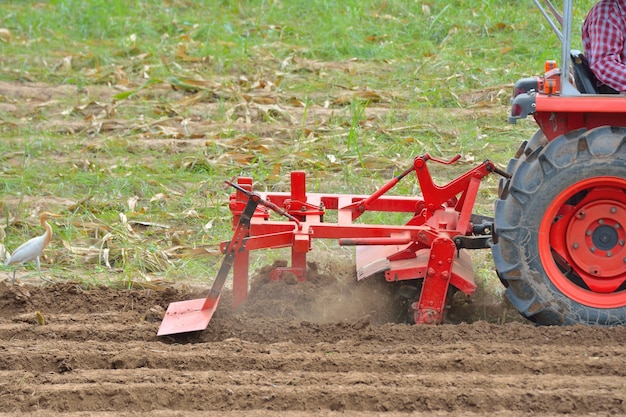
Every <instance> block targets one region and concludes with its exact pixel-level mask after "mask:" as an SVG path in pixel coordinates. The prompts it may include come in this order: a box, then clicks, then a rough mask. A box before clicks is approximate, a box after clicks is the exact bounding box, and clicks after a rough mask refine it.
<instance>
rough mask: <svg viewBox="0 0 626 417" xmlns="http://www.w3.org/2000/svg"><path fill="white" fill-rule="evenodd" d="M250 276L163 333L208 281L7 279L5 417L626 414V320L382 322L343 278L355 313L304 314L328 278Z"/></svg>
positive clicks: (1, 301) (3, 299)
mask: <svg viewBox="0 0 626 417" xmlns="http://www.w3.org/2000/svg"><path fill="white" fill-rule="evenodd" d="M255 282H256V286H255V285H253V292H252V294H251V299H250V302H249V303H248V304H247V305H246V306H244V307H243V308H241V309H238V310H237V311H235V312H233V311H232V310H231V308H230V300H229V294H228V293H225V294H224V299H222V301H221V303H220V307H219V308H218V311H217V312H216V315H215V316H214V318H213V320H212V321H211V323H210V324H209V327H208V329H207V330H206V331H203V332H199V333H196V334H188V335H179V336H171V337H170V336H168V337H162V338H157V337H156V332H157V329H158V327H159V324H160V321H161V318H162V315H163V313H164V310H165V308H167V305H168V304H169V303H170V302H172V301H179V300H183V299H189V298H198V297H203V296H205V295H206V291H205V290H201V291H196V292H195V293H194V292H190V291H183V290H178V289H173V288H167V289H159V290H154V289H152V290H148V289H143V290H137V289H131V290H113V289H110V288H104V287H103V288H95V289H87V288H85V287H82V286H80V285H78V284H70V283H64V284H54V285H50V286H47V287H38V286H32V285H15V286H13V285H10V284H6V283H0V416H25V415H34V416H60V415H72V416H107V417H108V416H135V415H150V416H167V417H169V416H201V415H202V416H205V415H211V416H223V417H238V416H252V417H257V416H269V417H276V416H281V417H286V416H295V417H302V416H350V417H356V416H359V417H371V416H379V415H385V416H404V415H412V416H452V415H469V416H486V415H490V416H492V415H496V416H528V415H544V416H545V415H564V414H567V415H623V414H625V413H626V367H625V366H624V365H625V363H626V348H625V347H624V344H625V341H626V328H600V327H554V328H549V327H534V326H532V325H531V324H528V323H522V322H509V323H505V324H492V323H489V322H487V321H476V322H473V323H459V324H445V325H442V326H437V327H429V326H422V327H416V326H410V325H405V324H390V323H382V322H380V321H384V319H380V317H384V316H385V314H384V313H385V311H384V309H385V305H384V304H380V305H375V306H374V307H375V308H374V309H372V310H370V311H368V312H366V313H367V314H364V315H361V316H359V315H358V314H357V313H356V312H349V311H348V309H347V307H348V306H349V305H354V304H355V303H354V302H353V301H354V299H351V298H350V297H352V295H354V294H358V291H352V293H351V294H348V293H347V292H346V291H345V289H344V290H343V292H344V294H345V296H346V303H345V306H346V310H345V311H346V316H347V317H348V319H345V320H337V319H335V318H334V317H333V318H329V320H328V321H325V322H315V321H312V320H305V319H303V318H299V317H297V316H298V314H304V313H305V312H307V311H309V312H313V311H314V309H313V306H314V305H317V304H319V302H320V297H318V296H317V295H316V294H320V291H321V286H322V285H328V281H325V280H324V279H319V280H317V281H314V282H307V283H304V284H303V283H299V284H295V283H275V282H269V281H266V280H260V281H259V280H258V279H257V281H255ZM350 285H354V284H350ZM368 291H370V292H369V293H370V294H371V293H372V291H371V289H369V290H368ZM374 293H376V291H374ZM281 294H282V296H281ZM378 295H381V296H382V294H378ZM288 300H291V301H288ZM331 301H334V300H331ZM271 306H273V308H270V307H271ZM298 307H299V308H298ZM376 311H378V312H380V313H381V315H378V314H376ZM37 312H39V314H37ZM372 312H374V314H373V315H372V314H371V313H372ZM42 323H43V325H42Z"/></svg>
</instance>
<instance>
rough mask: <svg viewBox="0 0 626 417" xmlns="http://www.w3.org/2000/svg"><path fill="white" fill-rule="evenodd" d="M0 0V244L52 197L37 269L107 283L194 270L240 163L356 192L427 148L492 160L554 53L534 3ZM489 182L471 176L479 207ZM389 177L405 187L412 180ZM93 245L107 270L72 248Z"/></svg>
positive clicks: (217, 234) (218, 225)
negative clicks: (516, 94)
mask: <svg viewBox="0 0 626 417" xmlns="http://www.w3.org/2000/svg"><path fill="white" fill-rule="evenodd" d="M582 3H583V4H582V5H578V6H577V7H580V9H579V10H577V12H576V18H577V21H578V22H579V23H580V22H581V21H582V17H583V16H584V10H587V9H588V8H589V7H590V6H591V4H592V3H593V1H591V0H587V1H585V2H582ZM0 12H1V13H0V28H4V29H6V30H8V31H9V32H10V34H11V39H10V41H7V39H4V38H3V39H4V41H3V42H0V50H1V51H2V53H1V58H0V59H1V62H2V65H0V81H1V82H3V83H6V85H14V86H22V85H27V86H33V87H34V88H35V90H37V91H39V92H38V93H29V94H24V95H16V94H12V91H11V90H10V89H8V90H7V89H6V88H3V91H5V90H6V92H3V93H1V94H0V135H2V140H0V151H1V152H0V161H2V166H0V193H1V196H2V197H1V198H2V200H1V207H0V208H1V209H2V217H3V218H9V219H10V220H9V222H8V225H7V224H6V222H4V223H3V225H4V226H5V232H6V235H7V236H6V239H5V241H4V244H5V245H6V247H7V248H9V249H14V248H16V247H17V245H18V244H19V243H20V242H21V241H24V240H25V239H27V238H28V237H31V236H33V235H35V234H38V233H40V229H39V228H38V226H37V222H36V220H34V218H32V217H31V214H32V213H35V212H38V211H39V210H41V209H42V208H46V209H47V208H50V207H51V208H53V209H57V210H63V211H64V213H65V214H66V215H67V216H66V218H65V219H64V220H62V221H57V222H56V223H55V226H54V229H55V233H56V237H55V240H54V241H53V243H52V245H51V247H50V249H49V250H48V251H47V253H49V254H50V255H49V259H48V262H44V264H47V265H49V266H50V268H51V274H52V275H53V276H54V277H55V278H57V279H68V280H69V279H72V280H82V281H85V282H105V283H109V284H111V285H122V286H125V285H126V286H127V285H130V284H129V283H132V282H135V281H137V282H145V281H146V278H147V277H149V278H150V279H152V280H154V279H164V280H167V281H185V282H187V281H193V280H210V279H211V278H212V277H213V276H214V274H215V270H216V266H217V265H218V264H219V262H220V260H221V256H220V254H219V253H218V252H217V244H218V243H219V242H220V241H222V240H225V239H228V238H229V236H230V212H229V210H228V207H227V202H228V195H229V193H230V190H228V189H226V187H225V186H224V184H223V181H224V180H226V179H231V178H233V177H235V176H237V175H247V176H252V177H253V178H254V179H255V181H256V183H257V184H258V189H259V190H263V189H269V190H274V189H279V190H286V189H287V188H288V186H287V182H288V175H289V172H290V171H291V170H294V169H302V170H306V171H307V173H308V175H309V177H308V179H309V184H308V185H309V189H310V190H312V191H313V190H319V191H325V192H346V193H370V192H372V191H373V190H374V189H376V188H377V187H379V186H380V185H381V184H382V183H383V182H384V181H386V180H388V179H389V178H391V177H392V176H393V175H396V174H397V173H399V172H401V171H403V170H404V169H406V167H408V166H409V165H410V164H411V161H412V158H413V157H414V156H417V155H419V154H422V153H425V152H429V153H431V154H432V155H435V156H438V157H442V158H449V157H451V156H452V155H454V154H455V153H461V154H463V155H464V156H465V161H466V162H464V163H462V164H458V165H456V166H453V167H441V166H433V168H432V172H433V173H434V174H435V175H436V177H437V180H438V181H440V182H443V181H447V180H450V179H452V178H454V177H455V176H456V175H458V174H459V173H461V172H463V171H465V170H467V169H469V167H470V166H471V165H472V163H471V161H475V162H479V161H481V160H482V159H484V158H491V159H493V160H494V161H496V162H497V163H499V164H501V165H504V164H506V162H507V160H508V159H509V158H510V157H511V156H512V155H513V153H514V152H515V150H516V149H517V147H518V146H519V143H520V142H521V141H522V140H525V139H527V138H529V137H530V135H531V134H532V132H533V131H534V130H535V127H534V125H533V123H532V122H527V123H520V124H518V125H516V126H510V125H507V123H506V116H507V111H508V107H507V106H508V101H509V98H510V92H511V89H512V84H513V82H515V81H516V80H517V79H518V78H521V77H525V76H530V75H533V74H538V73H540V72H541V70H542V67H543V61H544V60H545V59H548V58H558V57H559V56H560V52H559V49H558V48H559V47H558V42H557V40H556V37H555V36H554V34H553V33H552V31H551V30H550V29H549V27H548V26H547V24H546V23H545V22H544V20H543V18H542V16H541V15H540V13H539V12H538V11H537V10H535V9H534V8H533V7H532V4H531V2H528V4H527V3H523V4H522V3H519V2H510V1H504V0H490V1H489V0H482V1H479V0H470V1H460V0H457V1H444V0H432V1H430V2H416V1H413V2H407V1H401V0H359V1H357V0H347V1H340V2H330V1H326V0H307V1H303V0H293V1H282V2H281V1H272V0H251V1H226V0H223V1H215V0H201V1H191V0H169V1H156V0H142V1H136V2H128V1H119V0H113V1H110V0H94V1H88V2H85V1H78V0H57V1H49V2H41V1H28V0H25V1H21V2H11V3H8V2H2V3H0ZM578 27H579V24H578V25H577V26H576V27H575V37H576V36H579V35H578V33H579V31H578V29H577V28H578ZM575 40H576V42H575V45H574V46H578V47H580V46H579V44H578V45H577V44H576V43H577V42H578V43H579V41H578V38H575ZM45 87H54V90H53V91H52V92H50V93H47V92H46V91H45V90H44V89H45ZM496 187H497V180H496V179H489V180H487V181H486V182H485V184H484V188H483V191H481V194H480V200H481V201H480V202H479V205H478V207H477V211H478V212H481V213H482V214H490V212H491V207H492V202H493V199H494V198H495V192H494V190H495V189H496ZM394 191H395V192H398V193H400V194H409V195H410V194H413V193H416V192H418V190H417V187H416V186H415V181H414V179H413V178H411V179H409V178H407V179H405V180H404V181H403V182H401V183H400V184H399V185H398V186H397V189H396V190H394ZM133 199H136V203H134V206H133V207H131V206H130V203H129V201H132V200H133ZM70 202H74V203H76V204H70ZM121 213H122V214H124V215H125V216H126V218H127V219H128V221H129V222H130V223H128V224H124V223H123V222H122V220H120V214H121ZM378 220H380V221H383V220H385V219H384V218H379V219H378ZM132 222H150V223H154V224H158V225H165V226H167V227H161V226H141V225H138V224H137V223H132ZM129 225H130V228H131V229H130V230H129V228H128V227H129ZM107 233H111V237H110V238H107V239H106V240H103V238H104V237H105V236H106V234H107ZM63 243H65V246H64V245H63ZM68 246H70V247H73V248H74V249H75V250H74V251H72V250H70V249H68ZM105 246H108V247H109V248H110V256H111V258H110V259H111V264H112V268H111V269H108V268H107V267H106V266H105V265H104V264H103V262H102V259H93V257H89V256H87V255H84V254H81V253H79V252H78V250H77V249H76V248H81V249H87V248H89V247H105ZM177 247H179V248H180V249H179V250H180V253H176V251H175V250H173V249H172V248H177ZM204 249H206V250H207V252H206V253H205V254H202V256H199V255H198V252H194V251H198V250H204ZM192 254H193V255H198V256H192ZM477 270H478V271H480V273H481V274H489V273H490V274H492V275H493V270H492V267H491V266H490V265H479V266H477ZM485 271H490V272H485Z"/></svg>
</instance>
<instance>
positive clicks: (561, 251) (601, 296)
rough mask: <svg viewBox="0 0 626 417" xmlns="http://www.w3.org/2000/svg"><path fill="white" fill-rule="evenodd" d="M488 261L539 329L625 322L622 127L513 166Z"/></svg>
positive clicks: (562, 143) (562, 140)
mask: <svg viewBox="0 0 626 417" xmlns="http://www.w3.org/2000/svg"><path fill="white" fill-rule="evenodd" d="M511 173H512V174H513V176H512V178H511V179H510V180H509V183H508V184H507V191H508V192H507V193H505V194H504V195H501V197H500V198H501V199H500V200H498V201H497V202H496V214H495V230H496V234H497V244H496V245H494V247H493V254H494V261H495V263H496V268H497V269H498V273H499V275H500V278H501V279H502V280H503V282H505V284H506V285H507V296H508V298H509V299H510V301H511V302H512V303H513V305H515V307H516V308H517V309H518V310H519V311H520V312H521V313H522V314H523V315H524V316H526V317H527V318H529V319H531V320H533V321H535V322H537V323H539V324H548V325H549V324H576V323H581V324H602V325H616V324H626V129H622V128H608V127H602V128H597V129H593V130H590V131H585V130H579V131H575V132H570V133H568V134H567V135H564V136H561V137H558V138H556V139H554V140H553V141H552V142H550V143H549V144H546V145H545V147H544V148H543V150H541V151H540V152H536V153H533V154H531V155H528V156H527V158H526V159H524V160H522V161H520V163H518V164H517V165H516V166H515V170H514V172H511Z"/></svg>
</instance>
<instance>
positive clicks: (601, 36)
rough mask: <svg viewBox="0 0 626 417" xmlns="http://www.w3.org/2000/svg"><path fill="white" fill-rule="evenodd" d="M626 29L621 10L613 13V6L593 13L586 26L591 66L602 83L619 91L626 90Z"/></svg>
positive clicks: (585, 33) (586, 49)
mask: <svg viewBox="0 0 626 417" xmlns="http://www.w3.org/2000/svg"><path fill="white" fill-rule="evenodd" d="M592 13H593V11H592ZM625 32H626V27H624V21H623V20H622V16H621V14H620V13H615V11H614V10H613V11H612V13H611V10H610V9H609V8H603V9H598V10H596V13H594V14H593V15H592V14H590V15H589V16H588V17H587V21H585V24H584V26H583V44H584V48H585V55H586V56H587V59H588V60H589V65H590V67H591V70H592V71H593V73H594V74H595V76H596V78H598V80H599V81H600V82H601V83H602V84H606V85H608V86H609V87H612V88H614V89H615V90H617V91H619V92H626V63H625V62H624V56H625V55H624V40H625V38H624V35H625Z"/></svg>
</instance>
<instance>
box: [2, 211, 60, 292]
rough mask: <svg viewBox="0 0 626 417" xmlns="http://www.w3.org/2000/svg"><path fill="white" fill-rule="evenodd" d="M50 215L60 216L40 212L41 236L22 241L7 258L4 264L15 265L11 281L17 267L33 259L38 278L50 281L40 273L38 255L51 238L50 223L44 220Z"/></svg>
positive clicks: (53, 215) (50, 216)
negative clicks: (42, 229) (43, 231)
mask: <svg viewBox="0 0 626 417" xmlns="http://www.w3.org/2000/svg"><path fill="white" fill-rule="evenodd" d="M52 217H62V216H60V215H58V214H53V213H48V212H47V211H44V212H43V213H41V216H40V217H39V220H40V222H41V227H43V228H44V230H45V231H46V232H45V233H44V234H43V235H41V236H37V237H34V238H32V239H30V240H29V241H27V242H24V243H23V244H21V245H20V246H19V247H18V248H17V249H15V252H13V253H12V254H11V256H9V257H8V258H7V260H6V262H5V265H16V267H15V269H14V270H13V281H12V282H13V283H14V282H15V272H16V270H17V268H18V267H19V266H21V265H24V264H25V263H26V262H30V261H33V260H34V261H35V263H36V264H37V271H39V278H41V279H42V280H44V281H46V282H50V281H49V280H47V279H45V278H44V277H43V276H42V275H41V267H40V265H39V257H40V256H41V254H42V253H43V250H44V249H45V248H46V246H48V244H49V243H50V239H52V227H50V225H49V224H48V222H47V221H46V220H48V219H49V218H52Z"/></svg>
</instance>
